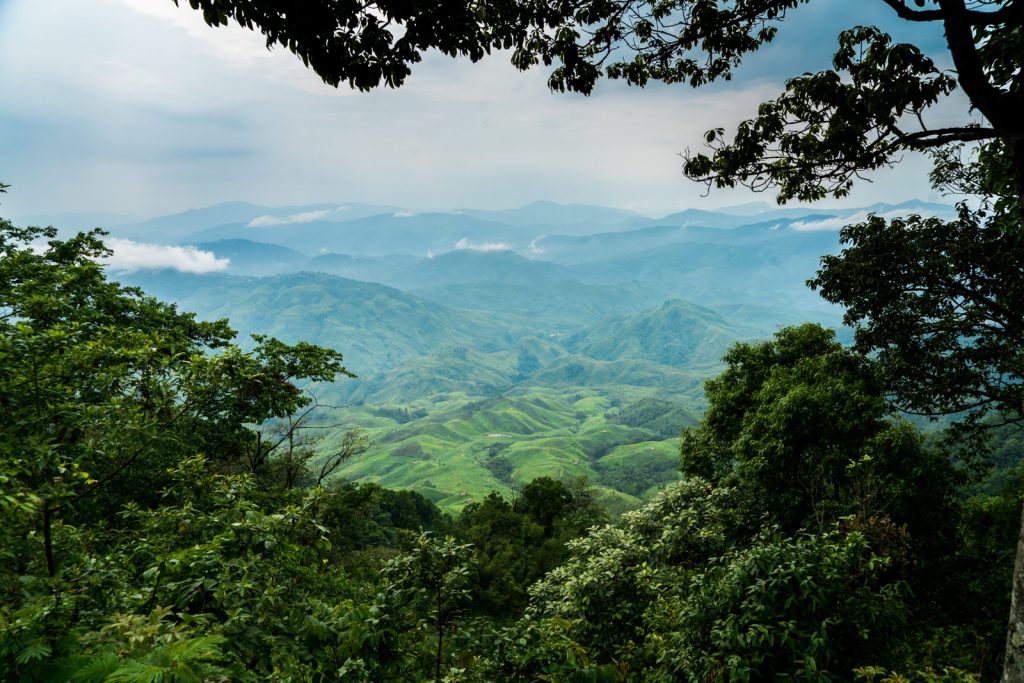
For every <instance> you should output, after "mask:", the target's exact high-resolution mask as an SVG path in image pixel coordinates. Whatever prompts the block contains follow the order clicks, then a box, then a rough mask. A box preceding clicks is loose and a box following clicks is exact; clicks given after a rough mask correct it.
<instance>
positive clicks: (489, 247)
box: [455, 237, 512, 251]
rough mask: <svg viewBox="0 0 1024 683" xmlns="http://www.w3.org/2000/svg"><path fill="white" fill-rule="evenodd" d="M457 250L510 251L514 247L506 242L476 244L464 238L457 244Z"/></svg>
mask: <svg viewBox="0 0 1024 683" xmlns="http://www.w3.org/2000/svg"><path fill="white" fill-rule="evenodd" d="M455 248H456V249H459V250H462V251H509V250H511V249H512V245H510V244H506V243H505V242H480V243H474V242H470V241H469V240H468V239H466V238H465V237H463V238H462V239H461V240H459V241H458V242H456V243H455Z"/></svg>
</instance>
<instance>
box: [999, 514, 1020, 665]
mask: <svg viewBox="0 0 1024 683" xmlns="http://www.w3.org/2000/svg"><path fill="white" fill-rule="evenodd" d="M1003 683H1024V508H1022V510H1021V528H1020V536H1019V537H1018V539H1017V560H1016V561H1015V562H1014V563H1013V597H1012V598H1011V600H1010V623H1009V625H1008V627H1007V629H1006V659H1005V660H1004V661H1003Z"/></svg>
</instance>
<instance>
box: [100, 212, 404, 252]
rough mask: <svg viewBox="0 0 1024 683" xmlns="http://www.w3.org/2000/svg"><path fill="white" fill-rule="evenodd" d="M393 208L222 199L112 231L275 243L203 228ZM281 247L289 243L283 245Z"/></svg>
mask: <svg viewBox="0 0 1024 683" xmlns="http://www.w3.org/2000/svg"><path fill="white" fill-rule="evenodd" d="M395 210H397V209H394V208H393V207H388V206H380V205H373V204H362V203H359V202H351V203H338V202H330V203H327V202H321V203H317V204H301V205H294V206H275V207H271V206H261V205H259V204H250V203H248V202H223V203H221V204H214V205H213V206H207V207H204V208H201V209H190V210H188V211H183V212H181V213H176V214H171V215H167V216H159V217H157V218H151V219H149V220H146V221H142V222H139V223H129V224H125V225H119V226H118V227H117V230H116V231H115V233H116V234H117V235H118V236H120V237H127V238H130V239H135V240H140V241H146V242H160V243H164V244H166V243H175V242H182V241H190V242H194V241H201V242H209V241H216V240H220V239H229V238H233V239H255V241H263V242H275V240H265V239H261V238H260V237H259V236H258V235H257V236H254V234H253V233H250V234H244V233H240V234H239V233H232V234H216V232H215V231H214V232H212V233H210V234H209V235H207V236H205V237H204V236H203V235H204V233H206V231H208V230H211V229H213V228H216V226H221V225H239V226H242V227H245V226H248V224H249V223H251V222H255V223H256V226H255V227H258V226H263V227H267V226H271V225H301V224H303V223H307V222H311V221H313V220H320V221H328V220H330V221H347V220H353V219H358V218H363V217H365V216H371V215H375V214H379V213H384V212H390V211H395ZM283 246H291V245H288V244H284V245H283ZM314 251H315V250H314Z"/></svg>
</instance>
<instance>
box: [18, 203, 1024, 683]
mask: <svg viewBox="0 0 1024 683" xmlns="http://www.w3.org/2000/svg"><path fill="white" fill-rule="evenodd" d="M0 235H2V242H0V248H2V257H3V258H2V259H0V307H2V308H0V310H2V312H3V318H2V326H3V327H2V332H3V334H2V336H0V339H2V344H3V346H2V348H0V358H2V361H3V362H2V365H0V367H2V369H3V372H2V374H0V383H2V391H0V397H2V401H3V412H4V415H5V420H4V423H3V426H2V428H0V434H2V442H0V443H2V456H3V457H2V460H0V463H2V467H3V470H2V472H0V477H2V483H3V497H2V498H0V504H2V514H3V518H4V524H3V526H2V529H3V531H2V533H3V535H4V538H3V543H2V544H0V548H2V549H3V550H2V552H3V562H2V567H3V570H2V574H0V590H2V591H3V601H2V606H0V667H2V668H0V677H2V678H3V679H4V680H25V681H50V680H72V681H214V680H253V681H256V680H282V681H286V680H289V681H297V680H306V681H319V680H367V681H385V680H395V681H398V680H434V681H440V680H445V681H460V680H464V681H495V680H523V681H527V680H548V681H625V680H650V681H662V680H663V681H673V680H755V679H756V680H761V679H768V678H782V677H796V678H804V679H814V680H821V679H849V678H851V677H856V678H859V679H863V680H904V679H908V680H909V679H929V680H975V679H976V678H977V677H978V676H982V677H985V678H989V679H991V678H994V677H995V676H996V675H997V674H998V671H999V670H1000V669H1001V665H1002V652H1003V643H1004V639H1005V633H1006V614H1007V613H1008V609H1009V598H1010V585H1011V576H1012V571H1013V551H1014V546H1015V538H1016V534H1017V531H1018V511H1019V509H1020V506H1021V503H1022V497H1021V491H1022V489H1021V476H1020V473H1019V471H1018V469H1017V463H1016V456H1015V455H1014V453H1016V452H1017V451H1018V450H1019V449H1017V448H1016V447H1015V445H1014V443H1013V439H1015V438H1018V437H1017V436H1016V435H1015V434H1013V433H1012V432H1003V437H1002V438H1001V440H1000V441H999V443H1000V444H1001V448H999V449H997V450H996V451H995V456H994V457H993V458H990V459H991V460H992V461H994V462H997V463H998V465H999V467H998V469H997V470H996V471H995V472H994V473H993V472H992V471H991V465H989V464H987V463H986V462H979V461H978V459H977V458H975V459H973V460H969V459H963V458H959V459H958V458H956V457H953V455H951V452H950V449H949V447H948V446H947V445H945V444H944V443H942V442H936V441H935V440H934V439H926V438H925V437H924V436H922V434H920V433H919V432H918V431H917V430H916V429H915V428H914V427H913V426H912V425H910V424H909V423H906V422H904V421H902V420H900V419H899V418H898V417H897V416H896V415H895V414H894V413H893V411H892V409H891V407H890V406H889V404H888V403H887V401H886V397H885V394H884V386H883V384H882V382H881V376H880V373H879V369H878V367H877V362H874V361H870V360H868V359H867V358H866V357H864V356H862V355H859V354H857V353H856V352H854V351H852V350H850V349H849V348H847V347H845V346H843V345H841V344H840V343H838V342H837V341H836V340H835V339H834V334H833V333H832V332H831V331H829V330H826V329H824V328H821V327H819V326H816V325H803V326H798V327H790V328H785V329H783V330H781V331H780V332H778V333H777V334H776V335H775V336H774V337H773V338H772V339H770V340H767V341H763V342H751V343H739V344H736V345H735V346H733V347H732V349H731V350H730V351H729V352H728V353H727V354H726V356H725V358H724V362H725V368H726V369H725V370H724V372H723V373H722V374H721V375H720V376H719V377H718V378H716V379H714V380H711V381H709V382H708V383H707V385H706V397H707V405H708V409H707V411H706V412H705V415H704V417H703V420H702V421H701V423H700V424H699V425H698V426H696V427H693V428H689V429H687V430H686V431H685V432H684V434H683V438H682V441H681V447H680V460H679V467H680V470H681V475H682V479H681V481H679V482H678V483H676V484H671V485H668V486H667V487H665V489H664V490H663V491H662V493H661V494H659V495H658V496H657V497H656V498H655V499H654V500H653V501H651V502H650V503H648V504H646V505H644V506H643V507H641V508H640V509H638V510H636V511H634V512H629V513H626V514H625V515H623V516H622V517H621V519H619V520H618V521H616V522H615V523H609V521H608V516H607V513H606V512H605V511H604V510H602V509H601V507H600V506H599V505H598V504H597V503H596V501H595V497H594V494H593V491H592V490H591V489H590V487H589V486H588V485H587V483H586V482H585V481H577V482H560V481H556V480H553V479H550V478H541V479H537V480H535V481H533V482H531V483H530V484H528V485H526V486H524V487H523V488H522V489H521V490H520V491H519V492H518V493H517V495H515V496H514V497H513V498H511V499H509V498H505V497H502V496H500V495H498V494H492V495H490V496H487V497H485V498H483V499H482V500H480V501H479V502H476V503H472V504H470V505H468V506H466V507H464V508H463V509H462V510H461V512H459V513H458V514H454V515H453V514H446V513H443V512H442V511H441V510H439V509H438V508H437V507H436V506H435V505H434V504H433V503H431V502H430V501H429V500H428V499H426V498H424V497H422V496H421V495H419V494H416V493H412V492H408V491H392V490H388V489H384V488H381V487H379V486H376V485H374V484H367V483H363V484H360V483H348V482H346V481H345V480H343V479H338V478H334V477H332V476H331V474H332V472H333V471H334V470H335V469H336V468H337V467H338V466H339V465H340V464H341V463H342V462H343V461H344V460H345V459H346V458H352V457H359V453H360V452H361V446H360V444H359V443H357V442H356V443H353V442H349V443H348V444H347V446H346V447H343V448H339V449H337V450H336V451H335V452H334V453H332V454H331V455H326V456H325V455H324V454H323V453H315V452H314V451H313V450H312V449H311V448H310V447H309V446H308V445H307V443H306V442H305V441H304V439H303V434H302V432H301V427H302V423H301V421H299V420H297V419H295V416H297V415H302V414H303V413H304V412H305V411H307V410H308V407H309V406H310V402H311V399H310V398H309V396H308V395H307V394H305V393H304V391H303V389H302V387H303V386H304V385H305V383H306V382H308V381H311V380H317V379H319V380H327V379H333V378H335V377H343V376H345V375H346V373H347V371H346V369H345V367H344V366H343V365H342V358H341V356H340V354H338V353H337V352H334V351H330V350H327V349H324V348H321V347H316V346H313V345H309V344H296V345H288V344H284V343H281V342H279V341H277V340H275V339H273V338H267V337H261V338H258V339H257V342H258V344H257V346H256V347H255V348H253V349H251V350H248V351H243V350H241V349H240V348H239V347H238V346H237V345H236V344H235V342H234V332H233V331H232V330H231V329H230V328H229V327H228V325H227V324H226V323H225V322H215V323H206V322H200V321H197V320H196V319H195V317H194V316H193V315H191V314H188V313H184V312H180V311H178V310H177V309H176V308H175V307H173V306H170V305H167V304H164V303H161V302H160V301H158V300H156V299H153V298H151V297H149V296H146V295H144V294H142V293H141V292H140V291H139V290H136V289H132V288H126V287H123V286H122V285H119V284H117V283H113V282H111V281H109V280H108V279H107V278H106V275H105V273H104V270H103V267H102V265H101V264H100V263H99V262H98V259H100V258H101V257H102V256H103V255H104V253H105V248H104V247H103V245H102V242H101V241H100V236H99V235H98V234H81V235H79V236H77V237H74V238H71V239H68V240H58V239H55V238H54V234H53V231H52V230H45V229H21V228H16V227H14V226H13V225H11V224H10V223H9V222H4V223H3V226H2V233H0ZM40 239H47V240H48V242H47V244H48V246H46V247H42V246H41V242H40V241H39V240H40ZM634 412H642V411H634ZM622 419H624V420H629V419H642V415H639V414H637V415H634V414H632V413H629V414H624V415H622Z"/></svg>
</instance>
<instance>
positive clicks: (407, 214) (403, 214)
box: [393, 211, 416, 218]
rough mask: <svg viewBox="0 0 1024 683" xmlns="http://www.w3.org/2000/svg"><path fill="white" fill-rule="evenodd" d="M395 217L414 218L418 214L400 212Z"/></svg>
mask: <svg viewBox="0 0 1024 683" xmlns="http://www.w3.org/2000/svg"><path fill="white" fill-rule="evenodd" d="M393 215H394V217H395V218H412V217H413V216H415V215H416V212H415V211H399V212H398V213H396V214H393Z"/></svg>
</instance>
